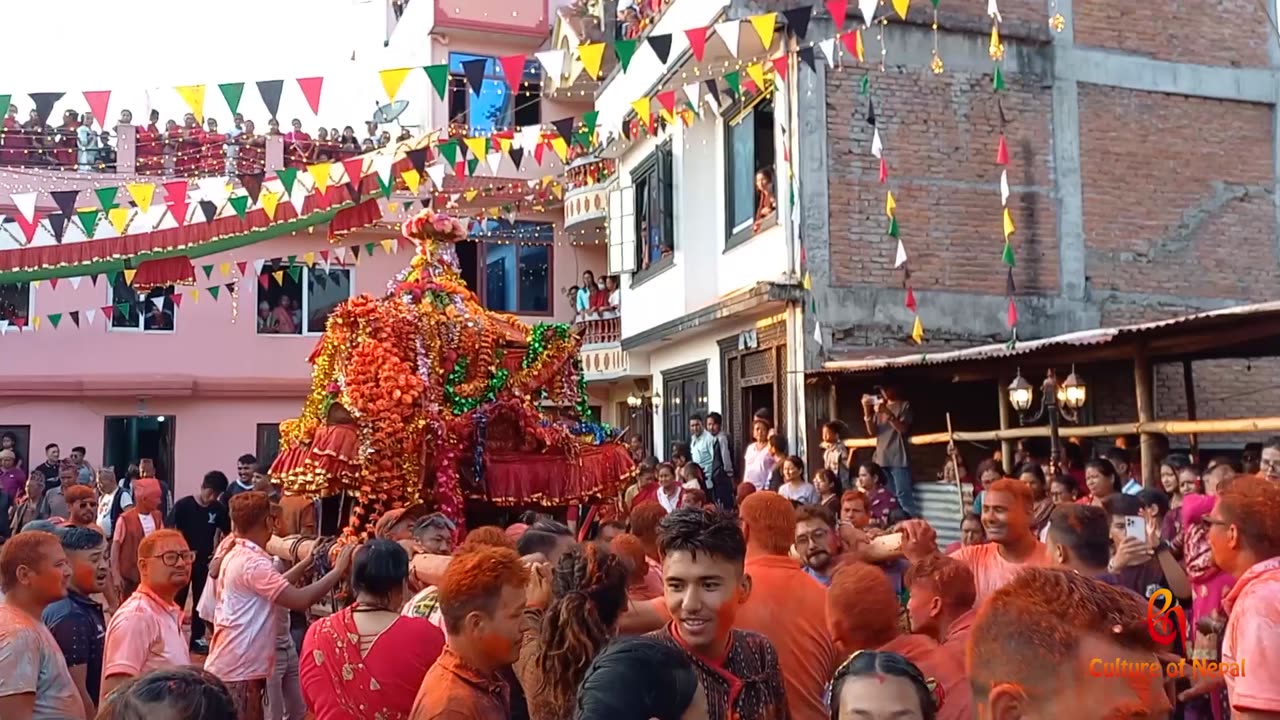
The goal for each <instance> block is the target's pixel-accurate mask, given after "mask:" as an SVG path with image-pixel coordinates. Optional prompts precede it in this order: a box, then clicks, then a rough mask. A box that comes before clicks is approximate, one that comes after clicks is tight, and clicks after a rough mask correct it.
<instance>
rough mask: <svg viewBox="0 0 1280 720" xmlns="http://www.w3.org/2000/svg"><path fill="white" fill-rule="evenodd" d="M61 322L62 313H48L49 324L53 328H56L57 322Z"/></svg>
mask: <svg viewBox="0 0 1280 720" xmlns="http://www.w3.org/2000/svg"><path fill="white" fill-rule="evenodd" d="M60 322H62V313H49V324H50V325H52V326H53V329H54V330H57V329H58V323H60Z"/></svg>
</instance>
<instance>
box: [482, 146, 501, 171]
mask: <svg viewBox="0 0 1280 720" xmlns="http://www.w3.org/2000/svg"><path fill="white" fill-rule="evenodd" d="M485 162H486V163H488V165H489V171H490V172H492V173H493V174H494V175H497V174H498V168H499V167H501V166H502V153H500V152H491V153H489V156H488V157H486V158H485Z"/></svg>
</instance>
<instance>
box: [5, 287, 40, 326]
mask: <svg viewBox="0 0 1280 720" xmlns="http://www.w3.org/2000/svg"><path fill="white" fill-rule="evenodd" d="M34 307H35V288H33V287H32V286H31V283H5V284H3V285H0V328H8V327H9V326H11V325H17V324H29V323H30V320H31V312H32V309H33V308H34Z"/></svg>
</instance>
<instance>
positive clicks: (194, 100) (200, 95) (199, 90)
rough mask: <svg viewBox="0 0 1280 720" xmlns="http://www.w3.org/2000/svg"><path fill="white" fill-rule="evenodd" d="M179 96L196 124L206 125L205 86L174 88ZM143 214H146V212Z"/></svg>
mask: <svg viewBox="0 0 1280 720" xmlns="http://www.w3.org/2000/svg"><path fill="white" fill-rule="evenodd" d="M174 90H177V91H178V94H179V95H181V96H182V100H183V102H185V103H186V104H187V107H189V108H191V114H192V115H195V116H196V122H198V123H200V124H202V125H203V124H204V86H203V85H181V86H179V87H176V88H174ZM143 212H146V211H145V210H144V211H143Z"/></svg>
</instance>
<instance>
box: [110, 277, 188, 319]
mask: <svg viewBox="0 0 1280 720" xmlns="http://www.w3.org/2000/svg"><path fill="white" fill-rule="evenodd" d="M173 294H174V287H173V286H172V285H169V286H167V287H158V288H152V289H151V290H148V291H147V292H145V293H143V292H139V291H137V290H134V289H133V288H132V287H130V286H129V283H128V281H126V280H125V279H124V274H123V273H120V274H117V275H116V277H115V279H114V280H113V281H112V282H111V287H110V289H109V290H108V293H107V297H108V300H109V302H110V303H111V305H112V312H111V329H112V330H119V331H124V332H129V331H141V332H154V333H171V332H173V326H174V323H175V321H176V320H177V316H178V306H177V305H176V304H175V303H174V302H173Z"/></svg>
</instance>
